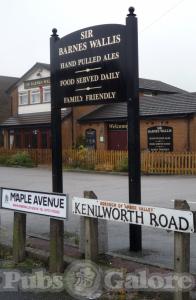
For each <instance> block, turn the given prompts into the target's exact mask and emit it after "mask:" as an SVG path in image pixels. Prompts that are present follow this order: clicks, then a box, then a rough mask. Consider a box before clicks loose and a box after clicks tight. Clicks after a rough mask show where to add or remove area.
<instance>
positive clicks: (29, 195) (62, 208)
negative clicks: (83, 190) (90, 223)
mask: <svg viewBox="0 0 196 300" xmlns="http://www.w3.org/2000/svg"><path fill="white" fill-rule="evenodd" d="M67 205H68V196H67V195H65V194H54V193H43V192H32V191H26V190H17V189H7V188H2V189H1V208H6V209H11V210H15V211H19V212H26V213H33V214H39V215H44V216H49V217H53V218H61V219H66V218H67V214H68V209H67Z"/></svg>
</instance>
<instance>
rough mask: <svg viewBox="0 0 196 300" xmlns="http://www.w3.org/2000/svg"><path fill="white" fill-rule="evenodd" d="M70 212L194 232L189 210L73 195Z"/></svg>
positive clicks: (191, 215)
mask: <svg viewBox="0 0 196 300" xmlns="http://www.w3.org/2000/svg"><path fill="white" fill-rule="evenodd" d="M72 212H73V214H75V215H79V216H85V217H91V218H98V219H105V220H109V221H118V222H123V223H129V224H136V225H144V226H150V227H155V228H158V229H165V230H171V231H179V232H190V233H193V232H194V222H193V213H192V212H190V211H183V210H176V209H167V208H161V207H152V206H143V205H137V204H131V203H121V202H120V203H119V202H112V201H105V200H95V199H86V198H78V197H74V198H73V201H72Z"/></svg>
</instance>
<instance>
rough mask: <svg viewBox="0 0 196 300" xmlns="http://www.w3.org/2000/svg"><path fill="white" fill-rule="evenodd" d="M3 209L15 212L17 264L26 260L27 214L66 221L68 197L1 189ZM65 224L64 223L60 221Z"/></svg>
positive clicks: (14, 247) (14, 250)
mask: <svg viewBox="0 0 196 300" xmlns="http://www.w3.org/2000/svg"><path fill="white" fill-rule="evenodd" d="M0 198H1V199H0V200H1V208H3V209H9V210H13V211H14V225H13V257H14V261H15V262H16V263H18V262H21V261H23V260H24V259H25V253H26V251H25V246H26V213H33V214H38V215H44V216H49V217H52V218H55V219H53V220H54V221H60V220H61V219H66V218H67V215H68V209H67V205H68V196H67V195H63V194H54V193H43V192H35V191H27V190H18V189H8V188H1V189H0ZM60 222H63V221H60Z"/></svg>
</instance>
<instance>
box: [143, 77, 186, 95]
mask: <svg viewBox="0 0 196 300" xmlns="http://www.w3.org/2000/svg"><path fill="white" fill-rule="evenodd" d="M139 89H140V90H151V91H157V92H163V93H187V91H185V90H182V89H179V88H177V87H175V86H173V85H170V84H167V83H165V82H162V81H159V80H152V79H146V78H140V79H139Z"/></svg>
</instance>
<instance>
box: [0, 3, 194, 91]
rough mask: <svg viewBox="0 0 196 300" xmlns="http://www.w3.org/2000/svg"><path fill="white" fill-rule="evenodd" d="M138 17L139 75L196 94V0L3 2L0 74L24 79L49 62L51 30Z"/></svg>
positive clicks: (60, 31)
mask: <svg viewBox="0 0 196 300" xmlns="http://www.w3.org/2000/svg"><path fill="white" fill-rule="evenodd" d="M130 6H134V7H135V13H136V14H137V18H138V39H139V76H140V78H149V79H155V80H161V81H164V82H166V83H168V84H171V85H174V86H177V87H179V88H181V89H185V90H187V91H189V92H194V91H196V18H195V12H196V1H195V0H186V1H185V0H122V1H119V0H97V1H95V0H71V1H67V0H1V18H0V28H1V42H0V75H4V76H15V77H21V76H22V75H23V74H24V73H26V72H27V71H28V70H29V69H30V68H31V67H32V66H33V65H34V64H35V63H36V62H43V63H49V62H50V61H49V57H50V52H49V51H50V50H49V38H50V35H51V33H52V28H57V29H58V34H59V36H60V37H63V36H65V35H67V34H69V33H71V32H74V31H76V30H80V29H82V28H85V27H91V26H94V25H101V24H112V23H113V24H114V23H116V24H125V18H126V15H127V13H128V8H129V7H130Z"/></svg>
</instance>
